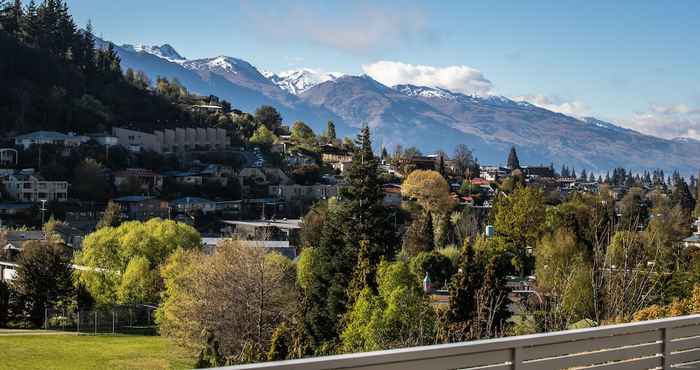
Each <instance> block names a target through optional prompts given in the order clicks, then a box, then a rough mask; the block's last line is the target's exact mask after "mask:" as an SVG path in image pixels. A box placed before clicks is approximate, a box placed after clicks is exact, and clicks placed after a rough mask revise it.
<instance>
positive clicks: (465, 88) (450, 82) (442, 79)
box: [362, 60, 493, 96]
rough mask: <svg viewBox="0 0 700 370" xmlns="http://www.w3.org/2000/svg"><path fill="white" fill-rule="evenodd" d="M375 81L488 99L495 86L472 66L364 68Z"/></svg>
mask: <svg viewBox="0 0 700 370" xmlns="http://www.w3.org/2000/svg"><path fill="white" fill-rule="evenodd" d="M362 69H363V70H364V72H365V73H366V74H368V75H369V76H370V77H372V78H373V79H375V80H377V81H379V82H381V83H383V84H385V85H387V86H393V85H398V84H413V85H420V86H430V87H441V88H444V89H447V90H450V91H455V92H460V93H464V94H476V95H482V96H483V95H488V94H489V93H490V92H491V90H492V88H493V84H492V83H491V81H489V80H488V79H487V78H486V77H484V75H483V73H481V72H480V71H479V70H477V69H474V68H472V67H469V66H464V65H461V66H449V67H433V66H425V65H414V64H406V63H401V62H392V61H385V60H382V61H378V62H376V63H372V64H366V65H363V66H362Z"/></svg>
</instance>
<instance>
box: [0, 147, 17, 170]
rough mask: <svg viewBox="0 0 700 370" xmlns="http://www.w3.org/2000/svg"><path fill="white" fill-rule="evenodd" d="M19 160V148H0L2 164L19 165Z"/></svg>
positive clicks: (0, 163) (0, 164)
mask: <svg viewBox="0 0 700 370" xmlns="http://www.w3.org/2000/svg"><path fill="white" fill-rule="evenodd" d="M18 160H19V154H18V153H17V149H12V148H2V149H0V166H3V167H4V166H12V165H17V163H18Z"/></svg>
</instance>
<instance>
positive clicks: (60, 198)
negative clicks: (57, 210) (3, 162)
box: [2, 169, 69, 202]
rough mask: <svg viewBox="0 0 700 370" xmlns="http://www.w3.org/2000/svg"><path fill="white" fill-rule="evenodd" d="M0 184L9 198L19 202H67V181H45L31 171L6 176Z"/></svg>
mask: <svg viewBox="0 0 700 370" xmlns="http://www.w3.org/2000/svg"><path fill="white" fill-rule="evenodd" d="M2 183H3V184H4V185H5V190H7V192H8V193H9V194H10V196H11V197H12V198H14V199H15V200H17V201H20V202H39V201H42V200H46V201H57V202H64V201H66V200H68V185H69V184H68V182H67V181H47V180H44V178H43V177H41V175H40V174H38V173H35V172H34V170H31V169H27V170H22V171H16V172H14V173H12V174H9V175H6V176H4V177H3V179H2Z"/></svg>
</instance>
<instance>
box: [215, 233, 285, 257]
mask: <svg viewBox="0 0 700 370" xmlns="http://www.w3.org/2000/svg"><path fill="white" fill-rule="evenodd" d="M229 240H234V239H232V238H202V246H203V249H204V252H205V253H207V254H212V253H214V251H215V250H216V248H217V247H219V245H220V244H221V243H224V242H226V241H229ZM237 242H238V243H240V244H241V245H242V246H244V247H248V248H264V249H266V250H267V251H268V252H276V253H279V254H281V255H283V256H285V257H287V258H289V259H291V260H293V259H295V258H296V257H297V252H296V248H294V247H293V246H291V245H290V244H289V240H237Z"/></svg>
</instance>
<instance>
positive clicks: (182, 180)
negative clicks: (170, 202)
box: [162, 171, 204, 185]
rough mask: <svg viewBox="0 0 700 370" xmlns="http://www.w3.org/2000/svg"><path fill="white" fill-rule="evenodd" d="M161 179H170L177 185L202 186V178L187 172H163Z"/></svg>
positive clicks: (200, 175)
mask: <svg viewBox="0 0 700 370" xmlns="http://www.w3.org/2000/svg"><path fill="white" fill-rule="evenodd" d="M162 175H163V177H165V178H169V179H172V180H173V181H175V183H177V184H181V185H202V184H203V183H204V176H202V174H200V173H195V172H189V171H169V172H163V174H162Z"/></svg>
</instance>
